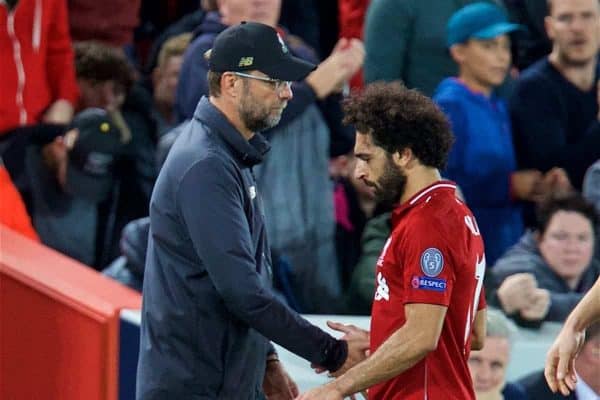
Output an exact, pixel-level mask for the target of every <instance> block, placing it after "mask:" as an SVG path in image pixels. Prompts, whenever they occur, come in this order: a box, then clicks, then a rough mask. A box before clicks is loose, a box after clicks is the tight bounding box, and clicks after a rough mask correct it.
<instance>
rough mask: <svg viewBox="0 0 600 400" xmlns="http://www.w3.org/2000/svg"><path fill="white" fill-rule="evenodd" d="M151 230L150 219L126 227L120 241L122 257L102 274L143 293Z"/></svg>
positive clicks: (138, 220) (137, 221)
mask: <svg viewBox="0 0 600 400" xmlns="http://www.w3.org/2000/svg"><path fill="white" fill-rule="evenodd" d="M149 230H150V217H145V218H140V219H136V220H134V221H131V222H130V223H128V224H127V225H125V228H123V232H122V234H121V240H120V247H121V255H120V256H119V257H118V258H117V259H116V260H114V261H113V262H112V263H110V265H109V266H108V267H106V268H105V269H104V270H103V271H102V273H103V274H104V275H106V276H108V277H110V278H113V279H115V280H117V281H119V282H121V283H122V284H123V285H126V286H129V287H130V288H131V289H133V290H137V291H138V292H141V291H142V285H143V283H144V268H145V264H146V249H147V247H148V232H149Z"/></svg>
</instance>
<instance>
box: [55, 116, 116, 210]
mask: <svg viewBox="0 0 600 400" xmlns="http://www.w3.org/2000/svg"><path fill="white" fill-rule="evenodd" d="M71 128H72V129H78V131H79V135H78V136H77V139H76V141H75V143H74V145H73V148H72V149H71V150H70V151H69V155H68V157H69V161H68V163H67V179H66V188H65V189H66V191H67V192H69V193H71V194H72V195H74V196H77V197H83V198H86V199H88V200H90V201H92V202H95V203H97V202H100V201H102V200H104V199H106V198H107V197H108V195H109V193H110V192H111V189H112V186H113V182H114V175H115V169H116V165H117V163H118V162H119V161H120V159H121V156H122V155H123V152H124V144H123V141H122V139H121V132H120V130H119V128H117V126H116V125H115V124H114V122H113V121H112V119H111V118H110V116H109V115H108V113H107V112H106V111H105V110H102V109H100V108H88V109H86V110H83V111H82V112H80V113H79V114H77V115H76V116H75V118H73V122H72V124H71Z"/></svg>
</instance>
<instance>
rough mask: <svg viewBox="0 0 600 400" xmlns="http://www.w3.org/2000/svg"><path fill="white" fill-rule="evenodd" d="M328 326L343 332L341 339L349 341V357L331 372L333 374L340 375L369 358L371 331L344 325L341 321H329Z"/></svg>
mask: <svg viewBox="0 0 600 400" xmlns="http://www.w3.org/2000/svg"><path fill="white" fill-rule="evenodd" d="M327 326H329V327H330V328H331V329H333V330H336V331H339V332H343V333H344V336H342V338H341V339H342V340H345V341H346V342H347V343H348V358H346V361H345V362H344V364H343V365H342V366H341V367H340V369H338V370H337V371H335V372H332V373H331V374H330V375H331V376H334V377H338V376H340V375H342V374H343V373H344V372H346V371H347V370H349V369H350V368H352V367H353V366H355V365H356V364H358V363H359V362H361V361H362V360H364V359H365V358H367V355H368V351H369V346H370V334H369V331H366V330H364V329H361V328H358V327H356V326H354V325H344V324H341V323H339V322H333V321H327Z"/></svg>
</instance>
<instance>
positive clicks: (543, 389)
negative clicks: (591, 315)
mask: <svg viewBox="0 0 600 400" xmlns="http://www.w3.org/2000/svg"><path fill="white" fill-rule="evenodd" d="M596 304H600V303H596ZM573 367H574V369H575V371H576V374H577V383H576V384H575V388H574V389H575V390H573V391H572V392H571V393H569V395H567V396H563V395H562V394H561V393H552V391H551V390H550V388H549V387H548V384H547V383H546V380H545V379H544V372H543V371H538V372H534V373H532V374H530V375H527V376H526V377H524V378H522V379H520V380H519V384H521V386H523V387H524V388H525V391H526V392H527V396H528V400H596V399H598V398H600V321H598V322H595V323H593V324H591V325H590V326H589V327H588V328H587V330H586V332H585V339H584V341H583V346H582V347H581V350H580V352H579V355H578V356H577V357H576V358H575V362H574V364H573Z"/></svg>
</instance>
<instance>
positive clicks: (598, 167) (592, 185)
mask: <svg viewBox="0 0 600 400" xmlns="http://www.w3.org/2000/svg"><path fill="white" fill-rule="evenodd" d="M582 193H583V197H585V198H586V199H587V200H588V201H590V202H591V203H592V204H593V205H594V207H596V211H597V212H598V213H599V214H600V160H598V161H596V162H595V163H594V164H592V166H591V167H590V168H589V169H588V170H587V172H586V173H585V177H584V179H583V190H582ZM596 250H598V249H596Z"/></svg>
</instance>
